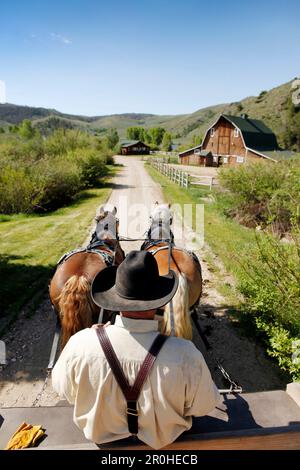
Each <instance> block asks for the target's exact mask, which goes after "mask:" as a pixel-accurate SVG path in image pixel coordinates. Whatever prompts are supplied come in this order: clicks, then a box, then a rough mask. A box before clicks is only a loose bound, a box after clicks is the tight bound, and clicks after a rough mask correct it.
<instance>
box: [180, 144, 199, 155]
mask: <svg viewBox="0 0 300 470" xmlns="http://www.w3.org/2000/svg"><path fill="white" fill-rule="evenodd" d="M197 149H199V150H200V149H201V145H197V146H196V147H192V148H190V149H186V150H183V151H182V152H179V154H178V155H179V156H180V157H183V156H184V155H185V154H186V153H190V152H192V150H197Z"/></svg>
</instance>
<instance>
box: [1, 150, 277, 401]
mask: <svg viewBox="0 0 300 470" xmlns="http://www.w3.org/2000/svg"><path fill="white" fill-rule="evenodd" d="M116 160H117V163H119V164H122V165H124V166H123V167H122V168H121V170H120V172H119V174H118V175H117V176H116V177H115V179H114V188H113V191H112V194H111V197H110V199H109V201H108V202H109V203H110V204H113V205H116V206H117V208H118V215H119V218H120V234H121V235H123V236H126V235H129V236H130V237H134V236H135V234H136V235H137V234H143V233H144V232H145V231H146V229H147V228H148V223H149V220H148V209H150V208H151V206H152V205H153V204H154V203H155V201H159V202H162V201H163V194H162V191H161V187H160V186H159V185H158V184H156V183H155V182H154V181H153V180H152V179H151V178H150V176H149V175H148V173H147V171H146V170H145V169H144V163H143V162H142V161H140V160H139V159H137V158H135V157H117V158H116ZM95 209H96V208H95ZM126 210H128V213H126V212H125V211H126ZM141 212H142V213H141ZM137 214H138V217H137ZM126 215H127V216H126ZM137 219H139V223H138V224H137V223H136V220H137ZM183 243H184V241H183ZM140 245H141V242H126V243H125V242H123V243H122V246H123V247H124V249H125V251H126V252H128V251H129V250H131V249H139V248H140ZM208 251H209V248H208V247H206V246H204V247H203V248H202V249H201V251H198V253H197V254H198V256H199V258H200V261H201V265H202V270H203V280H204V292H203V297H202V305H201V308H200V311H199V315H200V318H201V323H202V325H203V327H204V328H205V329H206V331H207V332H208V333H209V341H210V343H211V344H212V346H213V348H214V351H215V354H216V355H217V356H219V357H220V358H221V359H222V362H223V365H224V366H225V367H226V368H227V369H228V370H229V371H230V372H231V373H232V375H233V376H234V377H235V378H236V379H237V380H239V381H240V383H241V384H242V385H243V387H244V389H245V391H248V392H249V391H255V390H257V391H258V390H272V389H278V388H283V387H284V383H283V381H282V380H280V379H279V377H278V370H277V369H276V367H275V366H273V365H272V364H271V362H270V361H269V359H268V358H266V356H265V354H264V352H263V351H262V349H261V348H260V347H258V346H257V345H256V344H255V343H253V342H252V341H249V340H248V339H247V338H245V337H243V336H241V335H240V334H239V332H238V330H237V329H236V328H235V327H234V326H233V325H232V323H231V322H230V321H229V319H228V316H227V308H228V307H229V306H228V305H227V303H226V300H225V299H224V298H223V297H222V296H221V295H220V294H219V293H218V292H217V290H216V288H215V279H214V274H213V272H212V271H211V269H210V267H209V266H208V264H207V263H206V261H205V257H206V256H207V253H208ZM224 279H226V282H233V281H232V279H231V278H230V276H229V275H228V274H227V273H225V272H224ZM54 328H55V321H54V315H53V312H52V310H51V306H50V302H49V300H48V299H47V298H46V299H45V301H44V302H43V303H42V304H41V305H40V307H39V308H38V309H37V312H36V314H35V315H34V316H33V317H32V318H27V317H26V312H20V315H19V319H18V320H17V321H16V322H15V323H14V325H13V326H12V328H11V329H10V331H9V332H8V333H7V334H6V335H5V336H4V337H3V338H2V340H4V341H5V343H6V348H7V359H8V362H7V365H6V366H2V367H1V366H0V370H1V369H2V370H1V372H0V373H1V383H0V407H14V406H17V407H22V406H52V405H55V404H56V403H58V402H59V397H58V396H57V395H56V394H55V393H54V392H53V390H52V388H51V380H50V379H49V380H48V381H46V382H45V379H46V367H47V363H48V359H49V354H50V349H51V343H52V338H53V333H54ZM194 341H195V344H196V345H197V347H199V349H201V350H202V351H203V353H204V354H206V353H205V351H204V348H203V343H202V342H201V340H200V338H199V336H198V335H197V333H195V339H194ZM207 360H208V363H209V365H210V368H211V371H212V374H213V376H214V378H215V380H216V382H217V384H218V385H219V387H221V388H223V387H224V384H223V383H222V380H221V378H220V376H219V374H218V373H217V372H216V371H215V369H214V367H215V365H214V363H213V361H212V360H211V359H210V357H208V358H207Z"/></svg>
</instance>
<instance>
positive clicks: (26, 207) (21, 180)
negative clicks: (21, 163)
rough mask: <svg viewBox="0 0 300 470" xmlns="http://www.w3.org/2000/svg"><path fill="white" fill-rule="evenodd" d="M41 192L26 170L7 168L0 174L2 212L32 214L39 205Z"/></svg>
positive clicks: (0, 205) (0, 206)
mask: <svg viewBox="0 0 300 470" xmlns="http://www.w3.org/2000/svg"><path fill="white" fill-rule="evenodd" d="M39 191H40V188H38V187H37V186H36V184H35V182H34V181H33V180H32V179H31V178H30V175H29V174H28V172H27V171H26V170H25V169H24V168H12V167H11V166H6V167H5V168H2V169H1V172H0V212H2V213H4V214H14V213H18V212H32V210H33V208H34V207H35V205H36V204H37V203H38V199H39Z"/></svg>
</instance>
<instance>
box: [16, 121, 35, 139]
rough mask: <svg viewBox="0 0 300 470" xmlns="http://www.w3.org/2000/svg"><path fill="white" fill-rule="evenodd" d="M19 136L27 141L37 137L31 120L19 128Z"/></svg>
mask: <svg viewBox="0 0 300 470" xmlns="http://www.w3.org/2000/svg"><path fill="white" fill-rule="evenodd" d="M19 134H20V136H21V137H24V138H25V139H32V137H34V136H35V129H34V128H33V126H32V122H31V121H29V119H24V121H23V122H22V124H21V126H20V127H19Z"/></svg>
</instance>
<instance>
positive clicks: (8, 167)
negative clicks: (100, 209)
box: [0, 124, 113, 214]
mask: <svg viewBox="0 0 300 470" xmlns="http://www.w3.org/2000/svg"><path fill="white" fill-rule="evenodd" d="M29 128H30V126H29V125H28V124H26V125H25V130H28V129H29ZM21 134H22V133H21ZM21 134H20V133H13V134H12V133H10V134H7V135H1V141H0V199H1V200H0V212H2V213H6V214H11V213H19V212H26V213H29V212H41V211H43V212H44V211H49V210H53V209H56V208H58V207H60V206H63V205H65V204H67V203H68V202H69V201H70V200H72V199H73V198H74V197H75V195H76V194H77V193H78V192H79V191H80V190H82V189H83V188H87V187H92V186H95V185H99V183H100V182H101V178H103V177H104V176H105V175H106V174H107V169H106V163H107V156H108V158H109V161H110V163H113V159H112V157H111V151H109V150H108V149H107V147H106V146H105V144H104V143H103V141H101V140H100V139H96V138H95V137H92V136H90V135H88V134H87V133H84V132H81V131H73V130H71V131H66V130H61V129H60V130H57V131H55V132H54V133H53V134H52V135H51V136H50V137H48V138H47V139H46V138H42V137H41V136H40V135H39V133H36V134H35V136H32V137H31V138H29V136H26V138H25V137H22V136H21Z"/></svg>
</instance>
